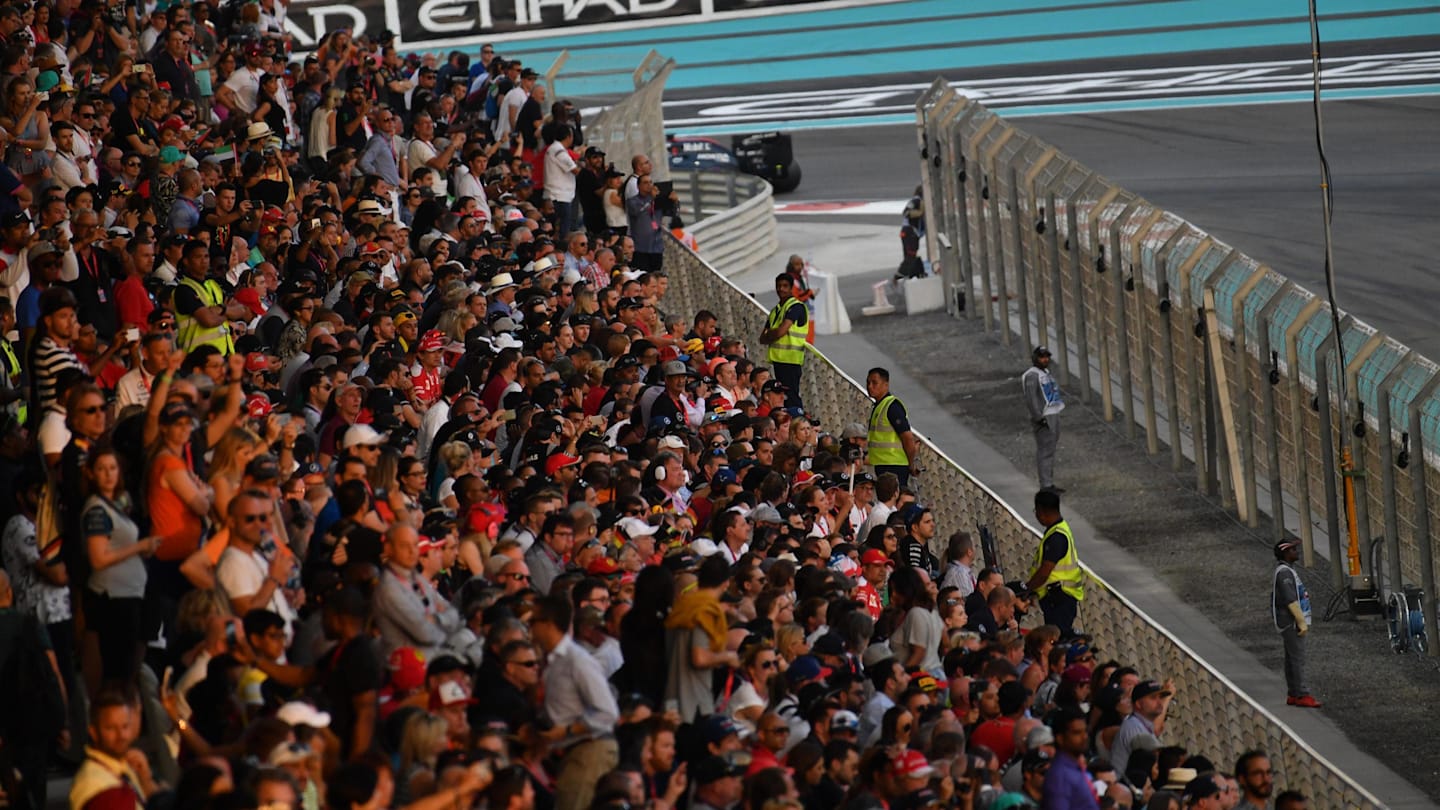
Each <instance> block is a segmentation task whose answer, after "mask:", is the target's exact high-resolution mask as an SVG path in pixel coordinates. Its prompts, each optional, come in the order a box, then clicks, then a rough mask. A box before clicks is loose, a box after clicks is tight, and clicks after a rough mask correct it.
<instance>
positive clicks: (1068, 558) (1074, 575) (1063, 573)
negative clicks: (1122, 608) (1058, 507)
mask: <svg viewBox="0 0 1440 810" xmlns="http://www.w3.org/2000/svg"><path fill="white" fill-rule="evenodd" d="M1056 533H1059V534H1062V535H1064V536H1065V556H1064V557H1061V558H1060V561H1059V562H1057V563H1055V567H1054V568H1052V569H1050V576H1049V577H1047V578H1046V580H1045V583H1044V585H1042V586H1041V587H1042V588H1043V587H1045V586H1046V585H1059V586H1060V590H1062V591H1064V592H1065V593H1067V594H1069V595H1070V596H1072V597H1074V598H1075V600H1076V601H1082V600H1084V599H1085V572H1084V571H1081V570H1080V557H1079V555H1077V554H1076V553H1075V535H1073V534H1071V533H1070V524H1069V523H1066V522H1065V521H1063V520H1062V521H1060V522H1059V523H1056V524H1055V525H1054V526H1051V527H1050V528H1048V529H1046V530H1045V536H1044V537H1042V538H1040V544H1039V545H1038V546H1036V548H1035V564H1034V565H1032V566H1030V573H1029V575H1028V576H1030V577H1033V576H1035V572H1036V571H1039V570H1040V566H1041V564H1042V563H1044V562H1045V541H1046V540H1049V539H1050V536H1051V535H1053V534H1056Z"/></svg>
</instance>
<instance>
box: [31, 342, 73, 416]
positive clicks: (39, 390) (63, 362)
mask: <svg viewBox="0 0 1440 810" xmlns="http://www.w3.org/2000/svg"><path fill="white" fill-rule="evenodd" d="M67 368H77V369H80V370H81V371H84V370H85V367H84V366H82V365H80V359H79V358H78V357H76V356H75V352H73V351H71V350H70V348H69V347H66V346H61V345H59V344H57V343H56V342H55V341H53V340H51V339H50V338H49V337H48V336H47V337H42V338H40V342H39V343H38V344H36V346H35V357H34V361H33V365H32V367H31V374H30V376H31V379H33V380H34V381H35V394H36V396H37V397H39V400H40V407H41V408H49V407H50V406H52V405H54V404H55V378H56V376H57V375H59V374H60V372H62V371H64V370H65V369H67Z"/></svg>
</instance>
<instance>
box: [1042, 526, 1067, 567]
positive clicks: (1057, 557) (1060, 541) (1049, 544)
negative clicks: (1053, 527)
mask: <svg viewBox="0 0 1440 810" xmlns="http://www.w3.org/2000/svg"><path fill="white" fill-rule="evenodd" d="M1069 547H1070V541H1068V540H1066V539H1065V535H1063V534H1061V533H1060V532H1055V533H1054V534H1052V535H1050V536H1049V537H1047V538H1045V550H1044V551H1043V552H1041V555H1040V556H1041V558H1042V559H1044V560H1045V561H1046V562H1053V563H1058V562H1060V561H1061V560H1063V559H1065V552H1067V551H1069Z"/></svg>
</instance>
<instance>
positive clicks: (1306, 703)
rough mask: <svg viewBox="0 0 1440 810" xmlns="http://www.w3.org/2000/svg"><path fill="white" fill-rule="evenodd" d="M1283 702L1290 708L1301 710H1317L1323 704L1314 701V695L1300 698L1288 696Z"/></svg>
mask: <svg viewBox="0 0 1440 810" xmlns="http://www.w3.org/2000/svg"><path fill="white" fill-rule="evenodd" d="M1285 702H1286V703H1288V704H1289V705H1291V706H1299V707H1301V708H1303V709H1318V708H1320V707H1321V706H1323V705H1324V704H1322V703H1321V702H1320V701H1318V700H1316V699H1315V696H1314V695H1302V696H1301V697H1295V696H1293V695H1292V696H1290V697H1287V698H1285Z"/></svg>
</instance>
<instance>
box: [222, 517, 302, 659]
mask: <svg viewBox="0 0 1440 810" xmlns="http://www.w3.org/2000/svg"><path fill="white" fill-rule="evenodd" d="M269 576H270V561H269V560H267V559H265V557H264V555H262V554H261V553H260V550H259V549H251V550H250V551H248V552H245V551H241V550H240V549H239V547H237V546H236V545H235V544H234V541H233V540H232V541H231V544H230V545H229V546H227V547H226V548H225V552H224V553H223V554H221V555H220V564H219V565H217V566H216V567H215V581H216V582H217V583H219V585H220V590H222V591H224V592H225V595H226V596H228V597H231V598H234V597H236V596H253V595H255V594H257V593H259V592H260V588H261V587H262V586H264V584H265V579H266V578H267V577H269ZM251 607H252V609H253V608H256V607H264V608H266V609H267V610H272V611H274V612H275V613H278V614H280V618H282V619H284V620H285V641H286V643H287V644H288V643H289V641H290V639H291V638H292V635H291V634H292V633H293V632H294V631H293V629H292V625H293V624H294V622H295V611H294V610H292V609H291V608H290V601H289V600H288V599H286V598H285V590H284V589H283V588H281V587H280V586H278V585H277V586H275V590H274V591H273V592H272V593H271V594H270V601H269V602H267V603H266V604H264V605H252V606H251Z"/></svg>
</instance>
